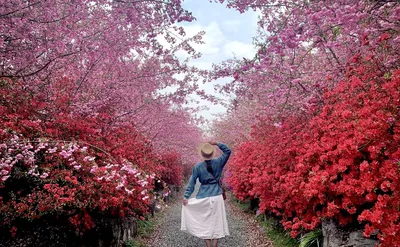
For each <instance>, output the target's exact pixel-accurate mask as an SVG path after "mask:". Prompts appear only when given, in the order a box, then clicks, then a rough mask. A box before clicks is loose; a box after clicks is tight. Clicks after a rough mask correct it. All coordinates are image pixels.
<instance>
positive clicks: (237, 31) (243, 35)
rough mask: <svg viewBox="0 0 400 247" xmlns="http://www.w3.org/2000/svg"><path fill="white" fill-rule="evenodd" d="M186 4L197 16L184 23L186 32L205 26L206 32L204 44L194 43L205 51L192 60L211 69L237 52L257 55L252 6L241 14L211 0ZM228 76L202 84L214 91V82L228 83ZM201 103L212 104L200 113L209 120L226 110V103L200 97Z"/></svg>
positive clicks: (189, 33)
mask: <svg viewBox="0 0 400 247" xmlns="http://www.w3.org/2000/svg"><path fill="white" fill-rule="evenodd" d="M183 7H184V8H185V9H187V10H188V11H190V12H192V13H193V15H194V16H195V17H196V19H197V20H196V21H194V22H191V23H185V24H184V25H183V26H184V27H185V30H186V33H187V34H188V35H189V36H190V35H194V34H196V33H198V32H199V31H202V30H203V31H205V32H206V34H205V35H204V36H203V41H204V42H205V44H203V45H200V46H195V48H196V50H197V51H200V52H201V53H202V54H203V55H202V57H201V58H200V59H197V60H195V61H192V62H191V64H193V65H195V66H197V67H199V68H202V69H209V68H211V65H212V64H213V63H217V64H218V63H220V62H222V61H224V60H227V59H230V58H233V57H234V56H236V57H237V58H243V57H248V58H252V57H253V56H254V54H255V49H254V46H253V44H252V41H253V37H254V36H255V35H256V28H257V18H258V14H257V13H256V12H254V11H251V10H250V11H248V12H246V13H244V14H240V13H239V12H238V11H236V10H234V9H228V8H226V6H225V4H220V3H210V2H209V1H208V0H185V1H184V3H183ZM228 80H230V79H228V78H227V79H225V80H217V81H215V82H213V83H211V84H206V85H201V88H202V89H204V90H205V91H206V92H207V93H214V90H213V88H214V84H217V83H219V84H221V83H225V82H226V81H228ZM214 94H215V93H214ZM201 105H202V106H208V107H209V108H210V109H209V110H204V111H202V112H201V115H202V116H204V117H205V118H206V119H209V120H211V119H214V118H215V116H214V115H215V114H218V113H224V112H225V111H226V109H225V108H224V107H222V106H219V105H217V106H215V105H212V104H210V103H209V102H206V101H201Z"/></svg>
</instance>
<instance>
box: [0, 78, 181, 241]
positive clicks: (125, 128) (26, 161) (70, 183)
mask: <svg viewBox="0 0 400 247" xmlns="http://www.w3.org/2000/svg"><path fill="white" fill-rule="evenodd" d="M70 85H71V83H69V81H68V80H60V81H59V84H54V85H53V86H52V89H51V90H49V91H47V92H45V93H46V95H44V93H43V94H41V93H38V94H31V92H32V91H31V90H25V88H24V87H23V86H22V84H21V85H20V84H18V83H17V82H13V81H6V80H3V81H0V90H1V91H0V126H2V127H1V129H0V153H1V156H0V157H1V158H0V215H1V218H2V219H3V223H4V224H8V225H9V226H10V228H11V227H13V228H11V230H12V234H15V232H16V230H17V229H16V228H15V226H13V225H15V223H16V222H20V220H29V221H32V220H35V219H37V218H40V217H44V216H53V217H56V216H57V217H62V216H64V217H68V218H69V222H70V223H71V224H72V225H74V226H75V227H76V229H77V231H80V232H83V231H85V230H87V229H90V228H92V227H93V225H94V223H93V221H92V216H99V215H106V216H110V217H125V216H142V215H144V214H146V213H147V210H148V204H149V203H150V197H151V196H150V195H151V193H152V189H153V186H154V178H155V177H156V176H157V177H161V175H162V174H161V173H162V169H161V168H164V167H165V164H167V163H168V162H175V163H173V166H171V167H169V169H171V170H170V171H169V173H171V174H174V175H175V176H170V177H168V178H167V179H169V182H170V183H179V182H180V181H181V179H180V177H179V174H182V169H179V162H180V161H179V158H178V157H177V156H173V155H172V156H166V157H165V158H166V160H163V159H161V160H160V159H159V157H158V156H157V155H155V154H154V153H153V151H152V147H151V144H150V143H149V142H148V141H147V140H146V139H145V138H144V137H143V136H142V135H141V134H140V133H139V132H138V131H137V130H136V129H135V128H134V126H133V125H127V124H125V125H116V124H111V123H110V120H111V119H112V116H113V112H112V110H111V109H107V108H104V109H103V112H98V113H94V114H92V115H91V116H85V115H82V114H79V113H76V112H74V111H73V105H72V104H71V102H72V100H73V97H74V96H73V92H74V90H73V87H71V86H70ZM49 95H50V96H49ZM48 98H52V99H53V100H52V101H51V103H50V102H49V101H47V99H48ZM173 169H177V170H173ZM174 179H178V180H177V181H175V180H174Z"/></svg>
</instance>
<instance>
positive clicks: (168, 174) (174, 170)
mask: <svg viewBox="0 0 400 247" xmlns="http://www.w3.org/2000/svg"><path fill="white" fill-rule="evenodd" d="M160 164H161V166H162V169H161V180H163V181H164V182H166V183H167V184H171V185H178V186H179V185H182V183H183V165H182V162H181V157H180V155H179V154H178V153H176V152H172V151H171V152H168V153H165V154H163V155H161V161H160Z"/></svg>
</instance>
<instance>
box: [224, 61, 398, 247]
mask: <svg viewBox="0 0 400 247" xmlns="http://www.w3.org/2000/svg"><path fill="white" fill-rule="evenodd" d="M369 60H370V62H369V63H367V62H361V56H359V57H356V58H355V59H354V60H353V61H352V63H351V64H349V65H348V73H347V80H346V81H343V82H341V83H339V84H338V85H337V86H336V87H335V89H334V90H332V91H330V92H327V93H325V95H324V106H323V107H322V108H321V110H320V112H319V113H318V114H316V113H315V115H314V116H311V117H307V116H306V117H304V118H302V117H299V116H292V117H286V118H285V119H284V121H283V123H282V125H279V126H275V127H274V126H268V125H265V126H263V125H261V126H257V128H255V131H254V133H253V138H252V140H251V141H249V142H246V143H243V144H241V146H240V147H239V148H238V149H237V153H236V155H235V157H234V158H233V160H232V161H233V162H231V164H230V172H231V173H232V175H231V178H230V184H231V185H232V187H233V189H234V192H235V193H236V194H237V195H238V197H239V198H244V197H246V196H247V197H251V196H256V197H258V198H259V199H260V207H261V209H262V210H268V211H273V212H275V213H276V214H278V215H282V217H283V221H282V222H283V224H284V226H285V227H286V228H288V229H291V230H292V235H293V236H296V235H297V234H298V232H299V231H301V230H302V229H305V230H311V229H313V228H315V227H316V226H317V225H318V224H320V222H321V220H322V219H334V220H336V221H337V222H338V223H339V224H340V225H342V226H346V225H349V224H362V225H365V231H364V233H365V235H366V236H370V234H371V232H372V231H374V230H378V231H379V234H378V237H379V239H380V240H381V242H382V246H398V245H400V237H399V236H400V212H399V207H400V193H399V189H400V181H399V175H400V168H399V167H400V162H399V160H400V150H399V143H400V142H399V141H400V140H399V138H400V135H399V134H400V128H399V124H398V122H399V118H400V116H399V109H400V71H399V70H397V71H395V72H393V73H392V74H390V73H389V72H387V73H383V72H381V71H380V70H379V68H378V67H377V66H375V65H374V64H373V60H371V59H369ZM249 147H251V148H249ZM243 190H246V191H245V192H244V191H243Z"/></svg>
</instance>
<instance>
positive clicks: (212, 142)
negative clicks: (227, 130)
mask: <svg viewBox="0 0 400 247" xmlns="http://www.w3.org/2000/svg"><path fill="white" fill-rule="evenodd" d="M208 143H210V144H211V145H218V142H215V141H210V142H208Z"/></svg>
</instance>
